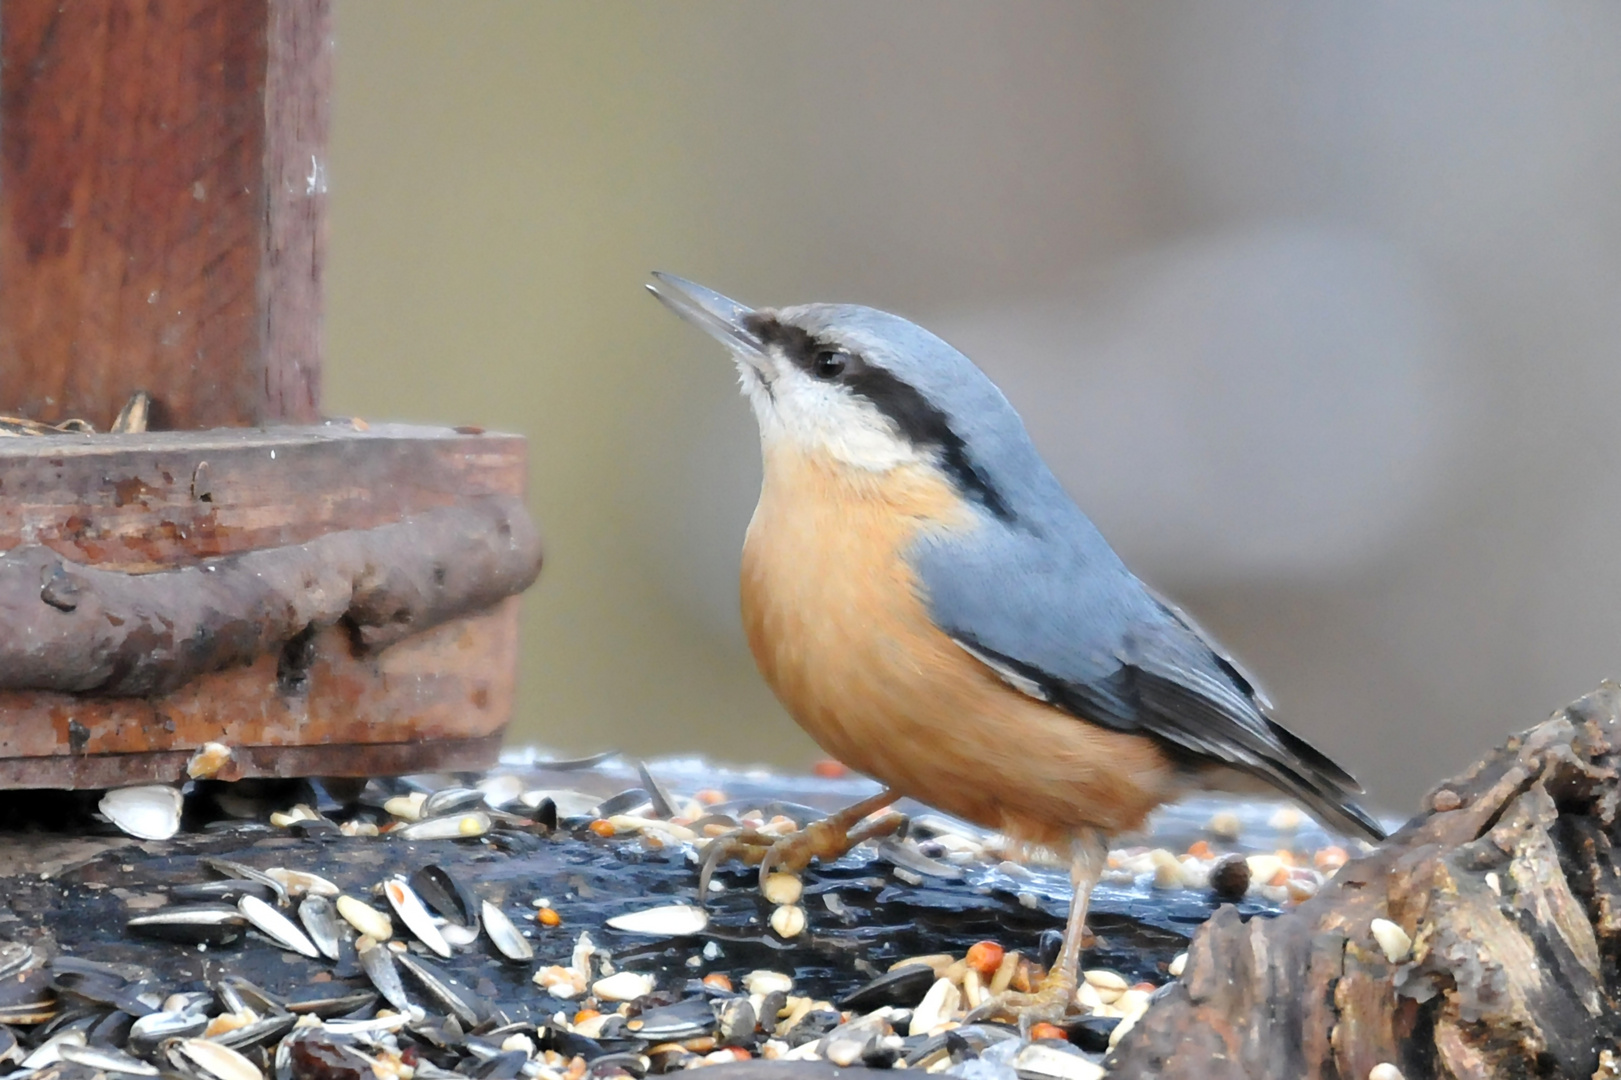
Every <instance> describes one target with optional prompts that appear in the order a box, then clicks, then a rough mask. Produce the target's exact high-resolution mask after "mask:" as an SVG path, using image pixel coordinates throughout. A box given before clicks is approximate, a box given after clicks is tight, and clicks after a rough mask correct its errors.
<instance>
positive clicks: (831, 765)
mask: <svg viewBox="0 0 1621 1080" xmlns="http://www.w3.org/2000/svg"><path fill="white" fill-rule="evenodd" d="M811 772H812V773H814V774H815V775H817V776H820V777H821V778H822V779H824V780H842V779H843V778H844V777H846V776H849V775H850V770H849V769H847V768H845V767H844V762H842V761H834V760H833V759H832V758H823V759H822V760H821V761H818V762H817V763H816V764H814V765H812V766H811Z"/></svg>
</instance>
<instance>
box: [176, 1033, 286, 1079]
mask: <svg viewBox="0 0 1621 1080" xmlns="http://www.w3.org/2000/svg"><path fill="white" fill-rule="evenodd" d="M174 1049H175V1052H176V1053H177V1054H178V1055H179V1056H181V1057H183V1058H185V1059H186V1060H187V1061H189V1062H191V1064H193V1065H195V1066H196V1067H197V1068H198V1069H200V1070H202V1071H203V1072H204V1073H206V1074H208V1075H209V1076H212V1077H214V1078H215V1080H264V1073H262V1072H260V1071H259V1067H258V1066H257V1065H255V1064H254V1063H253V1062H251V1061H249V1060H248V1059H247V1058H245V1057H243V1056H242V1055H241V1054H239V1053H237V1052H236V1051H235V1050H232V1049H231V1048H230V1047H228V1046H221V1045H220V1044H219V1043H217V1042H210V1041H209V1040H207V1039H181V1040H180V1041H179V1043H177V1044H176V1045H175V1048H174Z"/></svg>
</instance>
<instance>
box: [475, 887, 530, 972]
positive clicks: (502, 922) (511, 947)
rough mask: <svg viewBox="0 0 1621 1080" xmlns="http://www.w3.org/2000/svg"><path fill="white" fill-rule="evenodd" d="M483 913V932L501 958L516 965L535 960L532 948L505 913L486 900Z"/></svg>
mask: <svg viewBox="0 0 1621 1080" xmlns="http://www.w3.org/2000/svg"><path fill="white" fill-rule="evenodd" d="M483 913H484V932H485V933H486V934H488V935H489V936H490V942H491V944H493V945H494V946H495V947H496V949H497V950H498V951H499V952H500V953H501V955H502V956H504V957H506V958H507V959H508V960H512V961H514V962H517V963H528V962H529V961H530V960H533V959H534V958H535V948H534V946H533V945H531V944H529V941H528V939H526V938H525V937H524V936H523V934H521V933H519V932H518V928H517V927H516V926H515V925H513V922H512V920H511V919H509V918H507V915H506V912H504V911H502V910H501V909H500V908H498V907H496V906H495V905H494V904H492V903H490V902H489V901H488V900H486V901H484V904H483Z"/></svg>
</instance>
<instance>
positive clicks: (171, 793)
mask: <svg viewBox="0 0 1621 1080" xmlns="http://www.w3.org/2000/svg"><path fill="white" fill-rule="evenodd" d="M183 802H184V800H183V799H182V798H181V795H180V789H179V788H172V787H169V786H168V785H166V784H147V785H144V786H142V787H127V788H117V789H115V790H113V791H109V792H107V794H105V795H103V796H102V797H101V802H100V804H98V806H97V809H99V810H100V811H101V813H102V815H103V816H104V817H106V819H107V820H108V821H110V822H112V823H113V824H114V825H117V826H118V827H119V828H120V829H121V830H123V831H124V832H126V833H128V834H129V835H130V836H133V837H135V838H137V839H139V840H167V839H169V837H171V836H173V835H174V834H175V833H177V832H179V831H180V810H181V806H182V805H183Z"/></svg>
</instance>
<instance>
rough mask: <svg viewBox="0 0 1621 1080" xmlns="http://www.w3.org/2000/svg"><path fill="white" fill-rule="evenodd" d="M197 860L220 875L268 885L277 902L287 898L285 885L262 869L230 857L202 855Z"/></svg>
mask: <svg viewBox="0 0 1621 1080" xmlns="http://www.w3.org/2000/svg"><path fill="white" fill-rule="evenodd" d="M197 861H198V862H200V863H202V864H203V865H204V866H206V867H208V868H209V869H210V870H212V871H214V872H215V873H216V874H218V875H220V876H221V877H227V878H237V879H239V880H242V881H255V882H258V883H259V884H260V885H263V886H266V887H268V888H269V889H270V891H271V892H273V893H275V894H276V902H277V903H285V902H286V900H287V889H286V887H285V886H283V885H282V883H281V882H279V881H277V880H276V879H275V878H273V877H271V876H270V875H269V874H267V873H265V872H264V871H263V870H257V869H255V868H254V867H251V866H248V865H246V864H244V863H239V862H232V861H231V860H230V859H216V858H212V857H209V856H204V857H203V858H201V859H198V860H197Z"/></svg>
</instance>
